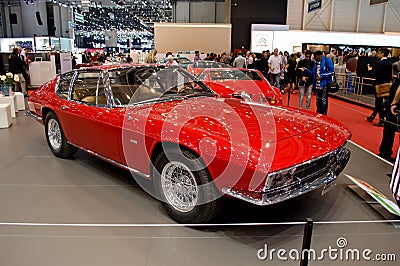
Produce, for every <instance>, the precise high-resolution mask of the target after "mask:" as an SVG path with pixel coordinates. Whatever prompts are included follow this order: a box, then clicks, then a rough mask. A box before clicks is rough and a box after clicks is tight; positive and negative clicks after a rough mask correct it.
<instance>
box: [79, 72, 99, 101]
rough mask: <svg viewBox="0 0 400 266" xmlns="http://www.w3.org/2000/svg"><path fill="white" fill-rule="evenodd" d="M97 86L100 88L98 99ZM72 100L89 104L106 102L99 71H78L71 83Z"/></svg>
mask: <svg viewBox="0 0 400 266" xmlns="http://www.w3.org/2000/svg"><path fill="white" fill-rule="evenodd" d="M99 85H101V86H99ZM98 87H99V88H100V90H101V95H99V99H97V94H98ZM72 100H74V101H78V102H82V103H85V104H89V105H97V103H99V104H106V103H107V100H106V96H105V94H104V86H103V84H102V80H101V78H100V72H78V76H77V77H76V78H75V81H74V84H73V85H72Z"/></svg>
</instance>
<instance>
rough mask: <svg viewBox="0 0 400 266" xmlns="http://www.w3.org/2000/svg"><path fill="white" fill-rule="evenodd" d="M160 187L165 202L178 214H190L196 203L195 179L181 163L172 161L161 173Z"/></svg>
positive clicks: (197, 193) (196, 188) (197, 192)
mask: <svg viewBox="0 0 400 266" xmlns="http://www.w3.org/2000/svg"><path fill="white" fill-rule="evenodd" d="M161 187H162V191H163V193H164V195H165V198H166V200H167V201H168V203H169V204H171V205H172V206H173V207H174V208H175V209H176V210H178V211H180V212H190V211H191V210H193V209H194V208H195V207H196V205H197V202H198V198H199V191H198V187H197V182H196V178H195V177H194V175H193V174H192V172H191V171H190V170H189V168H188V167H187V166H186V165H184V164H183V163H180V162H177V161H173V162H169V163H168V164H166V165H165V167H164V168H163V170H162V173H161Z"/></svg>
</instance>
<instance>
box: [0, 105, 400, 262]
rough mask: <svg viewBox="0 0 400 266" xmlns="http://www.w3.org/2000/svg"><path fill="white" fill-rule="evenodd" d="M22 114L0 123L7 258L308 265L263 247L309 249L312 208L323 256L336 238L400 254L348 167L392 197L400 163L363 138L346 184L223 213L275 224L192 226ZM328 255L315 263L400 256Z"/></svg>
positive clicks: (234, 205) (0, 240) (231, 219)
mask: <svg viewBox="0 0 400 266" xmlns="http://www.w3.org/2000/svg"><path fill="white" fill-rule="evenodd" d="M13 123H14V124H13V125H12V126H11V127H10V128H9V129H2V130H0V147H2V148H1V150H0V265H7V266H14V265H15V266H17V265H18V266H20V265H30V266H39V265H40V266H43V265H57V266H63V265H68V266H70V265H96V266H100V265H107V266H109V265H114V266H116V265H135V266H136V265H147V266H152V265H154V266H155V265H157V266H158V265H174V266H179V265H185V266H187V265H193V266H195V265H266V264H269V265H278V266H279V265H299V264H300V262H299V261H293V260H290V259H289V260H288V261H283V260H280V259H279V258H278V257H277V255H276V252H275V253H274V254H273V256H274V257H273V261H270V260H271V259H270V258H267V259H265V260H260V259H259V258H258V256H257V253H259V254H261V255H262V254H263V252H261V253H260V252H258V251H259V249H263V248H265V247H266V245H267V248H268V251H270V250H271V249H276V250H278V249H285V250H287V251H288V252H289V250H292V249H297V250H300V249H301V245H302V235H303V230H304V225H303V222H304V220H305V218H307V217H310V218H312V219H313V220H314V221H315V222H316V223H315V224H314V231H313V238H312V242H311V247H312V248H313V249H315V250H316V251H317V253H318V257H319V256H320V255H319V254H320V251H322V250H323V249H329V248H330V247H331V248H333V249H335V248H336V249H338V247H340V248H341V250H345V251H346V250H347V249H357V250H360V251H361V252H362V251H363V250H365V249H370V250H371V251H372V253H371V254H370V257H374V256H375V255H376V254H378V253H379V254H381V255H382V254H392V253H394V254H395V253H396V252H397V254H396V255H397V256H398V257H399V256H400V254H398V250H399V249H398V239H399V233H400V231H399V229H398V228H397V229H396V227H395V226H394V225H393V224H391V223H386V222H382V220H384V219H385V218H383V217H382V216H381V215H380V214H379V213H378V212H376V211H375V210H374V209H373V208H371V207H370V206H369V205H368V204H367V202H365V201H363V200H361V198H359V197H358V196H356V195H355V194H354V193H353V192H351V191H350V190H349V188H348V187H347V185H348V184H350V183H351V182H350V181H349V180H348V179H347V178H346V177H345V175H344V174H349V175H351V176H354V177H357V178H360V179H363V180H365V181H367V182H369V183H370V184H371V185H373V186H375V187H376V188H377V189H378V190H380V191H381V192H382V193H384V194H385V195H387V196H388V197H389V196H390V191H389V188H388V184H389V178H388V177H387V176H386V174H387V173H389V172H391V170H392V165H391V164H388V163H387V162H385V161H383V160H380V159H379V158H377V157H376V156H374V155H372V154H371V153H368V152H367V151H365V150H364V149H361V148H359V147H358V146H357V145H354V144H353V143H349V144H348V145H347V147H348V148H349V149H350V150H351V152H352V157H351V159H350V162H349V164H348V165H347V167H346V168H345V170H344V172H343V173H342V174H341V175H340V179H339V181H338V184H337V186H336V187H334V188H333V189H332V190H331V191H329V192H328V193H327V194H325V195H324V196H323V197H321V195H320V194H321V191H320V190H316V191H314V192H312V193H309V194H307V195H304V196H301V197H300V198H296V199H293V200H289V201H286V202H283V203H280V204H276V205H273V206H269V207H257V206H254V205H250V204H247V203H244V202H241V201H238V200H227V201H226V205H225V208H224V209H223V212H222V214H221V215H220V216H219V217H218V218H217V220H216V221H214V222H215V223H218V224H230V223H266V224H264V225H259V226H256V225H250V224H242V225H221V226H207V227H183V226H180V225H178V224H176V223H175V222H174V221H172V220H171V219H170V218H169V217H168V216H167V214H166V213H165V212H164V210H163V208H162V206H161V204H160V203H159V202H158V201H157V200H155V199H153V198H152V197H150V196H149V195H148V194H147V193H146V192H144V191H143V190H142V189H141V188H140V187H139V186H138V185H137V184H136V183H135V182H134V181H133V178H132V177H131V176H130V173H129V172H126V171H124V170H121V169H119V168H117V167H115V166H113V165H110V164H108V163H105V162H103V161H101V160H99V159H97V158H95V157H92V156H90V155H88V154H86V153H84V152H81V151H79V152H78V153H77V154H76V156H75V157H74V159H71V160H63V159H59V158H56V157H54V156H53V154H52V153H51V152H50V150H49V148H48V146H47V143H46V139H45V136H44V128H43V126H41V125H40V124H39V123H37V122H36V121H34V120H33V119H31V118H28V117H25V116H24V114H23V113H22V112H19V113H18V114H17V118H14V119H13ZM283 222H284V223H286V224H279V223H283ZM292 222H293V224H292ZM20 223H22V224H20ZM269 223H270V224H269ZM339 240H340V241H339ZM339 242H340V244H339ZM343 243H345V244H343ZM346 243H347V244H346ZM328 255H329V254H327V253H326V254H324V256H322V257H323V258H322V259H321V260H319V261H311V262H310V265H368V264H369V263H370V264H371V265H381V264H382V265H397V264H398V262H397V263H396V262H395V261H391V262H388V261H387V262H379V263H377V262H376V261H374V262H373V261H369V262H364V261H363V259H362V258H361V261H356V260H347V261H346V260H345V259H343V258H342V259H341V258H340V256H339V257H336V258H334V257H333V258H332V257H331V258H330V257H329V256H328ZM286 256H287V254H286ZM374 258H375V257H374ZM397 259H398V260H399V259H400V258H397Z"/></svg>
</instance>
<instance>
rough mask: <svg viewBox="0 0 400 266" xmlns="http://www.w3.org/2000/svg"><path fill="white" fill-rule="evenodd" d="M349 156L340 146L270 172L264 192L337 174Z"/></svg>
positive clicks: (292, 186) (287, 187) (290, 187)
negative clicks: (319, 155)
mask: <svg viewBox="0 0 400 266" xmlns="http://www.w3.org/2000/svg"><path fill="white" fill-rule="evenodd" d="M349 158H350V154H349V151H348V150H347V149H344V148H343V147H341V148H339V149H337V150H335V151H334V152H331V153H328V154H326V155H323V156H321V157H318V158H315V159H313V160H310V161H307V162H304V163H302V164H299V165H295V166H292V167H290V168H286V169H283V170H280V171H278V172H275V173H271V174H269V175H268V177H267V180H266V183H265V187H264V192H268V194H269V193H272V194H274V192H275V191H277V190H282V189H285V190H288V189H292V188H294V187H296V186H300V185H302V186H303V185H305V184H306V183H311V182H313V181H314V180H316V179H317V178H319V177H321V176H324V175H326V174H328V173H329V172H332V173H333V174H335V175H338V174H339V173H340V172H341V171H342V170H343V168H344V166H345V165H346V164H347V161H348V160H349Z"/></svg>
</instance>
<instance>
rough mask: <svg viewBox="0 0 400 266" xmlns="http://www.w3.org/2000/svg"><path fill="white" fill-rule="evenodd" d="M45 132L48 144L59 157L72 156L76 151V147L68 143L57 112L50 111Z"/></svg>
mask: <svg viewBox="0 0 400 266" xmlns="http://www.w3.org/2000/svg"><path fill="white" fill-rule="evenodd" d="M45 133H46V140H47V144H48V145H49V148H50V150H51V152H52V153H53V154H54V155H55V156H57V157H59V158H64V159H65V158H70V157H72V156H73V155H74V154H75V152H76V150H77V149H76V148H75V147H74V146H72V145H71V144H69V143H68V141H67V139H66V138H65V135H64V132H63V131H62V128H61V125H60V122H59V121H58V118H57V116H56V114H55V113H53V112H49V113H48V114H47V115H46V119H45Z"/></svg>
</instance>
